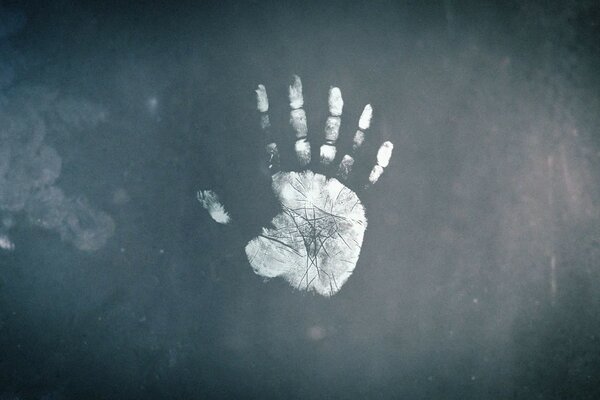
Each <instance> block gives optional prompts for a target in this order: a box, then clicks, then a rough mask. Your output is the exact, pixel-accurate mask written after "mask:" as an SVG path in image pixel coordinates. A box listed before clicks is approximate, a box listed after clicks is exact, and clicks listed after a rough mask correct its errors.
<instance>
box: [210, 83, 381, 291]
mask: <svg viewBox="0 0 600 400" xmlns="http://www.w3.org/2000/svg"><path fill="white" fill-rule="evenodd" d="M256 95H257V108H258V111H259V112H260V114H261V128H262V130H263V132H264V133H265V136H266V139H267V145H266V150H267V155H268V163H269V169H270V170H271V171H275V170H276V169H277V168H278V165H279V151H278V148H277V143H276V141H275V140H274V138H273V136H271V132H270V121H269V116H268V114H267V113H268V110H269V102H268V98H267V92H266V89H265V87H264V86H263V85H259V86H258V89H257V90H256ZM289 98H290V107H291V111H290V124H291V125H292V127H293V129H294V131H295V134H296V143H295V146H294V147H295V152H296V156H297V159H298V162H299V163H300V165H301V166H302V167H306V166H308V165H309V164H310V161H311V149H310V143H309V142H308V140H307V134H308V128H307V123H306V113H305V112H304V109H303V108H302V107H303V105H304V100H303V96H302V83H301V81H300V78H299V77H297V76H295V77H294V82H293V84H292V85H290V88H289ZM343 105H344V102H343V100H342V95H341V92H340V90H339V89H338V88H337V87H332V88H331V89H330V90H329V117H328V118H327V122H326V125H325V143H324V144H323V145H322V146H321V149H320V163H321V166H322V167H326V166H328V165H330V164H331V162H332V161H333V160H334V159H335V155H336V146H335V145H336V142H337V139H338V136H339V128H340V123H341V115H342V109H343ZM372 112H373V110H372V108H371V106H370V105H367V106H365V108H364V110H363V112H362V115H361V117H360V120H359V123H358V130H357V131H356V133H355V135H354V141H353V150H352V153H353V154H352V155H350V154H346V155H344V157H343V158H342V160H341V162H340V164H339V167H338V170H337V174H338V177H339V179H340V180H341V181H346V180H347V178H348V176H349V174H350V172H351V170H352V167H353V164H354V157H353V156H354V153H355V152H357V151H358V150H359V148H360V147H361V145H362V143H363V141H364V138H365V132H366V131H367V130H368V129H369V127H370V123H371V116H372ZM392 149H393V145H392V143H391V142H385V143H383V144H382V145H381V147H380V148H379V151H378V152H377V163H376V164H375V166H374V167H373V169H372V170H371V173H370V175H369V182H370V183H371V184H373V183H375V182H377V180H378V179H379V177H380V176H381V174H382V173H383V169H384V168H385V167H387V165H388V163H389V160H390V158H391V155H392ZM340 180H338V179H336V178H334V177H327V176H325V175H323V174H321V173H315V172H313V171H311V170H309V169H306V170H304V171H301V172H294V171H292V172H284V171H279V172H276V173H274V174H273V176H272V187H273V192H274V194H275V196H276V197H277V198H278V199H279V201H280V203H281V210H282V211H281V212H280V213H279V214H278V215H276V216H275V217H274V218H273V220H272V221H271V227H269V228H263V229H262V233H261V234H259V235H258V236H257V237H256V238H254V239H252V240H251V241H250V242H249V243H248V244H247V245H246V249H245V250H246V255H247V256H248V261H249V262H250V265H252V268H253V269H254V272H255V273H256V274H258V275H260V276H263V277H265V278H274V277H282V278H284V279H285V280H287V281H288V282H289V283H290V284H291V285H293V286H294V287H296V288H298V289H301V290H307V291H310V290H314V291H316V292H317V293H319V294H321V295H323V296H332V295H334V294H335V293H337V292H338V291H339V290H340V288H341V287H342V286H343V285H344V283H345V282H346V281H347V280H348V278H349V277H350V275H352V272H353V271H354V268H355V267H356V263H357V261H358V257H359V255H360V249H361V246H362V241H363V235H364V231H365V229H366V228H367V219H366V217H365V210H364V207H363V205H362V203H361V201H360V199H359V198H358V196H357V195H356V193H354V191H352V190H350V189H349V188H348V187H347V186H346V185H344V184H343V183H342V182H340ZM198 200H199V201H200V203H201V204H202V206H203V207H204V208H206V209H207V210H208V212H209V213H210V215H211V217H212V218H213V219H214V220H215V221H217V222H219V223H224V224H227V223H229V221H230V218H229V215H228V214H227V212H226V211H225V208H224V207H223V206H222V205H221V204H220V203H219V199H218V197H217V195H216V194H215V193H214V192H212V191H210V190H204V191H200V192H198Z"/></svg>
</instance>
